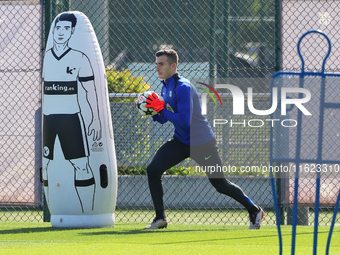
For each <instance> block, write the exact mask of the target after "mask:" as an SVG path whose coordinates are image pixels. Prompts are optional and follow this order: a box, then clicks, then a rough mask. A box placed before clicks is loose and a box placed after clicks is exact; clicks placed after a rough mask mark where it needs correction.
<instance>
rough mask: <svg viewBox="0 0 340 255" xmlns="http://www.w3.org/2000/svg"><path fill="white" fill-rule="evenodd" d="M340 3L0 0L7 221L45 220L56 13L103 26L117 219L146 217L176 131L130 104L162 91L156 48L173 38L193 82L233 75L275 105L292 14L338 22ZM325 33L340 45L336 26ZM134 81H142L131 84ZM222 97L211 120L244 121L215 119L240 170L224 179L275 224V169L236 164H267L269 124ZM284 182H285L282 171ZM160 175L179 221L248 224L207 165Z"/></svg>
mask: <svg viewBox="0 0 340 255" xmlns="http://www.w3.org/2000/svg"><path fill="white" fill-rule="evenodd" d="M332 4H333V5H334V6H333V5H332ZM337 4H338V1H322V2H318V4H315V1H303V2H300V1H274V0H245V1H242V5H240V3H239V1H237V0H210V1H201V0H199V1H192V0H187V1H180V0H172V1H160V0H152V1H149V0H139V1H133V0H124V1H118V0H112V1H108V0H72V1H67V0H45V1H44V2H43V1H1V2H0V19H1V20H0V28H1V30H2V31H4V32H3V33H2V35H1V36H0V56H1V58H0V61H1V67H0V74H1V77H0V85H1V86H0V91H1V97H2V99H1V103H0V109H1V112H2V114H1V117H0V120H1V121H0V125H1V128H0V139H1V140H0V152H1V156H0V163H1V165H0V185H1V186H0V188H1V191H0V204H1V205H2V206H1V207H0V213H1V214H0V217H1V219H2V220H15V221H16V220H25V221H27V220H37V221H41V220H43V213H42V211H41V209H42V207H43V199H42V193H41V192H42V190H41V184H40V182H39V168H40V167H41V158H40V155H41V153H40V140H39V139H38V138H39V137H40V129H39V124H38V123H40V112H39V109H40V72H41V63H42V52H43V50H44V43H45V41H46V35H47V34H48V31H49V27H50V24H51V21H52V20H53V19H54V17H55V16H56V15H57V14H58V13H60V12H62V11H67V10H77V11H82V12H83V13H85V14H86V15H87V16H88V17H89V19H90V21H91V22H92V24H93V27H94V29H95V31H96V34H97V37H98V41H99V43H100V45H101V49H102V52H103V57H104V62H105V65H106V66H107V68H108V73H107V74H108V82H109V86H110V93H111V94H110V96H111V101H112V103H111V107H112V108H111V109H112V116H113V126H114V133H115V142H116V152H117V161H118V171H119V178H118V179H119V186H118V200H117V211H116V212H117V213H116V219H117V222H145V223H146V222H149V221H150V220H151V219H152V218H153V209H152V202H151V197H150V194H149V190H148V185H147V179H146V175H145V171H146V165H147V164H148V162H149V161H150V160H151V158H152V156H153V154H154V153H155V151H156V150H157V148H158V147H159V146H160V145H161V144H162V143H163V142H164V141H166V140H167V139H168V138H170V137H171V136H172V133H173V128H172V126H171V125H170V124H169V125H163V126H161V125H157V124H156V123H154V122H152V121H151V118H142V117H141V116H139V115H138V113H137V110H136V108H135V104H134V102H133V101H134V99H135V95H136V94H138V93H139V92H141V91H143V90H145V89H149V90H155V91H159V90H160V85H161V84H160V82H159V80H158V78H157V75H156V72H155V64H154V61H155V57H154V53H155V52H156V51H157V50H159V49H161V48H166V47H171V48H173V49H175V50H177V52H178V53H179V58H180V64H179V66H178V70H179V73H180V75H181V76H183V77H186V78H188V79H190V80H191V82H192V84H193V85H195V86H199V84H198V82H205V83H208V84H213V85H215V84H226V83H229V84H235V85H238V86H239V87H240V88H241V89H242V90H243V92H246V88H247V87H252V88H253V90H254V91H253V92H254V93H255V97H254V107H255V108H256V109H268V108H269V107H270V103H271V102H270V77H271V75H272V74H273V73H274V72H275V71H278V70H280V69H285V70H290V69H292V70H293V69H298V68H299V62H298V59H297V58H296V56H295V54H296V53H295V52H296V51H295V50H294V49H295V47H296V41H297V39H298V37H299V35H301V34H302V33H303V32H305V31H306V30H307V27H305V26H302V25H300V26H299V25H297V20H299V22H300V23H301V24H302V23H303V22H302V21H301V17H304V20H305V21H304V22H305V23H308V24H309V25H308V26H310V27H312V28H313V29H319V28H322V29H325V28H324V27H323V26H325V25H326V26H325V27H326V29H329V31H332V29H334V28H335V27H336V24H337V23H336V19H338V15H336V14H337V11H336V10H337V9H336V8H338V7H337ZM306 6H308V7H309V13H312V12H315V13H316V14H315V15H314V16H310V14H309V13H306ZM333 7H334V8H333ZM318 10H319V11H318ZM318 12H322V13H321V14H320V13H318ZM312 21H313V22H312ZM292 24H295V27H294V29H291V27H292ZM329 36H330V37H334V39H335V40H334V41H336V43H337V41H338V40H337V39H336V36H337V34H334V33H332V34H329ZM291 47H292V48H291ZM335 47H337V46H336V45H335ZM335 52H336V51H335ZM335 54H337V53H335ZM296 55H297V54H296ZM337 59H339V58H338V57H337V55H334V57H333V58H332V59H331V61H330V64H329V66H328V68H330V69H332V71H337V70H336V69H337V67H338V65H337V64H336V63H337ZM311 63H314V62H313V61H312V62H311ZM334 63H335V64H334ZM310 68H311V69H317V67H316V66H311V67H310ZM127 70H128V71H127ZM141 77H143V78H141ZM131 80H134V81H138V82H139V83H140V84H139V85H138V86H135V88H134V89H132V88H131V85H129V81H131ZM130 84H131V83H130ZM223 92H226V91H221V93H223ZM124 93H130V94H124ZM131 93H135V94H131ZM222 100H223V107H220V106H218V105H217V106H216V105H215V104H214V103H213V102H212V101H211V100H210V101H209V102H208V107H207V109H208V112H207V118H208V120H209V121H210V122H211V124H212V125H213V124H214V120H215V119H222V120H228V121H230V119H232V120H233V121H234V123H239V124H235V125H234V126H232V127H231V126H230V122H228V125H226V124H220V125H215V127H214V132H215V135H216V137H217V140H218V144H219V148H220V150H219V151H220V154H221V158H222V161H223V164H224V165H225V166H231V167H235V168H236V169H237V171H234V172H233V171H230V172H228V173H227V178H228V179H230V180H232V181H233V182H235V183H236V184H238V185H239V186H241V188H242V189H243V190H244V191H245V193H246V194H248V195H249V196H250V197H251V198H252V199H253V200H254V202H255V203H257V204H259V205H261V206H262V207H264V209H265V210H267V211H268V213H267V216H266V218H265V223H264V224H274V223H275V217H274V213H273V201H272V194H271V189H270V182H269V179H268V173H262V172H261V173H258V172H240V171H238V170H239V169H240V167H241V166H249V167H250V166H254V167H256V166H263V165H268V164H269V139H270V128H271V127H270V125H265V126H263V127H261V128H256V127H252V126H254V125H258V122H257V123H255V122H249V121H252V119H255V117H254V115H253V114H252V113H251V112H249V111H248V110H246V111H245V115H244V116H242V118H240V117H239V116H233V115H232V103H231V97H230V95H229V94H227V93H226V94H225V95H224V96H223V97H222ZM231 116H232V117H231ZM266 118H269V116H261V118H259V117H258V116H257V117H256V119H260V120H261V121H263V122H264V123H266V120H265V119H266ZM249 123H251V124H250V125H249ZM277 184H278V186H280V184H281V182H280V180H279V179H278V180H277ZM163 185H164V189H165V203H166V209H167V212H166V213H167V215H168V216H169V219H170V221H171V222H172V223H191V222H195V223H196V222H197V223H223V224H238V225H242V224H248V219H247V213H246V212H245V210H240V209H241V207H240V205H239V204H237V203H235V202H234V201H233V200H232V199H229V198H226V197H225V196H222V195H219V194H217V193H216V192H215V191H214V188H213V187H212V186H211V185H210V184H209V182H208V181H207V178H205V176H204V173H203V174H202V173H198V172H197V171H195V163H194V162H193V161H191V160H186V161H184V162H182V163H181V164H179V165H178V166H176V167H175V168H173V169H170V170H169V171H168V173H167V174H166V175H165V176H164V178H163ZM282 206H284V205H283V204H282ZM286 206H288V207H287V208H284V207H283V208H284V210H283V211H284V216H287V217H286V218H287V221H288V223H289V219H290V217H291V212H290V208H289V205H286ZM304 209H306V208H304ZM331 209H332V205H329V207H326V208H323V214H322V215H321V216H320V219H321V224H328V223H329V222H330V220H329V219H330V213H331V212H332V211H331ZM304 212H305V216H306V214H307V218H310V220H309V222H307V223H309V224H312V223H313V217H312V216H313V209H312V207H311V208H309V209H308V208H307V210H305V211H304Z"/></svg>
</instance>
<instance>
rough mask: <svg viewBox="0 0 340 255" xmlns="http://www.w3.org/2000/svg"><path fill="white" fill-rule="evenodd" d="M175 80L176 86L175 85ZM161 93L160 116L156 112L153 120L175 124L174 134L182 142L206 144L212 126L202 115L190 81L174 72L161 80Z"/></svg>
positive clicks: (211, 136) (194, 89) (211, 132)
mask: <svg viewBox="0 0 340 255" xmlns="http://www.w3.org/2000/svg"><path fill="white" fill-rule="evenodd" d="M176 80H177V81H178V82H177V86H176V87H175V84H176ZM162 83H163V87H162V92H161V95H162V97H163V99H164V102H165V109H164V110H163V111H162V116H161V115H160V114H156V115H154V116H153V120H154V121H158V122H159V123H161V124H164V123H165V122H167V121H170V122H171V123H172V124H173V125H174V126H175V134H174V136H175V137H176V138H177V139H179V140H180V141H181V142H182V143H184V144H187V145H192V146H198V145H202V144H206V143H207V142H209V141H211V139H213V137H214V133H213V131H212V128H211V126H210V124H209V122H208V121H207V119H206V118H205V117H204V116H203V115H202V110H201V103H200V100H199V95H198V93H197V91H196V88H195V87H194V86H191V85H190V81H189V80H187V79H185V78H182V77H179V76H178V74H177V73H176V74H174V75H173V76H172V77H170V78H169V79H166V80H165V81H162Z"/></svg>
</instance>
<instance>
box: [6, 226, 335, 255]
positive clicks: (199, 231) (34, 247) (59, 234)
mask: <svg viewBox="0 0 340 255" xmlns="http://www.w3.org/2000/svg"><path fill="white" fill-rule="evenodd" d="M145 225H146V224H141V223H136V224H122V223H119V224H117V225H116V226H115V227H112V228H97V229H58V228H52V227H51V225H50V223H21V222H2V223H0V254H20V255H22V254H58V255H60V254H67V255H71V254H129V255H130V254H132V255H135V254H171V255H179V254H246V255H247V254H251V255H256V254H259V255H266V254H268V255H273V254H279V245H278V237H277V229H276V227H275V226H263V227H261V229H260V230H248V229H247V226H245V225H243V226H241V225H240V226H226V225H209V224H169V226H168V228H167V229H162V230H153V231H151V230H144V229H143V228H144V226H145ZM328 231H329V227H324V226H320V227H319V235H318V240H319V241H318V244H319V245H318V254H325V246H326V241H327V237H328ZM282 234H283V243H284V249H283V254H290V242H291V226H282ZM296 243H297V246H296V254H302V255H306V254H312V247H313V226H307V227H306V226H303V227H302V226H299V227H298V228H297V237H296ZM330 254H340V229H339V227H335V229H334V232H333V238H332V244H331V249H330Z"/></svg>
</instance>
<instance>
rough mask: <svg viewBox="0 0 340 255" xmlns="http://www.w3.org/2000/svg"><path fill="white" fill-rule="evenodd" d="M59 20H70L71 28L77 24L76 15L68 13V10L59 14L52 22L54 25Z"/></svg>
mask: <svg viewBox="0 0 340 255" xmlns="http://www.w3.org/2000/svg"><path fill="white" fill-rule="evenodd" d="M59 21H70V22H71V23H72V28H73V27H75V26H76V24H77V18H76V16H75V15H74V14H73V13H68V12H65V13H62V14H60V15H59V16H58V17H57V18H56V20H55V22H54V25H57V23H58V22H59Z"/></svg>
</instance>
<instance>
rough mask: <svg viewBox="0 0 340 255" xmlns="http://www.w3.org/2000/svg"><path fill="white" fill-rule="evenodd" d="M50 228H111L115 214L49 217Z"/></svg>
mask: <svg viewBox="0 0 340 255" xmlns="http://www.w3.org/2000/svg"><path fill="white" fill-rule="evenodd" d="M51 224H52V227H56V228H102V227H113V226H114V224H115V214H114V213H106V214H94V215H51Z"/></svg>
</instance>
